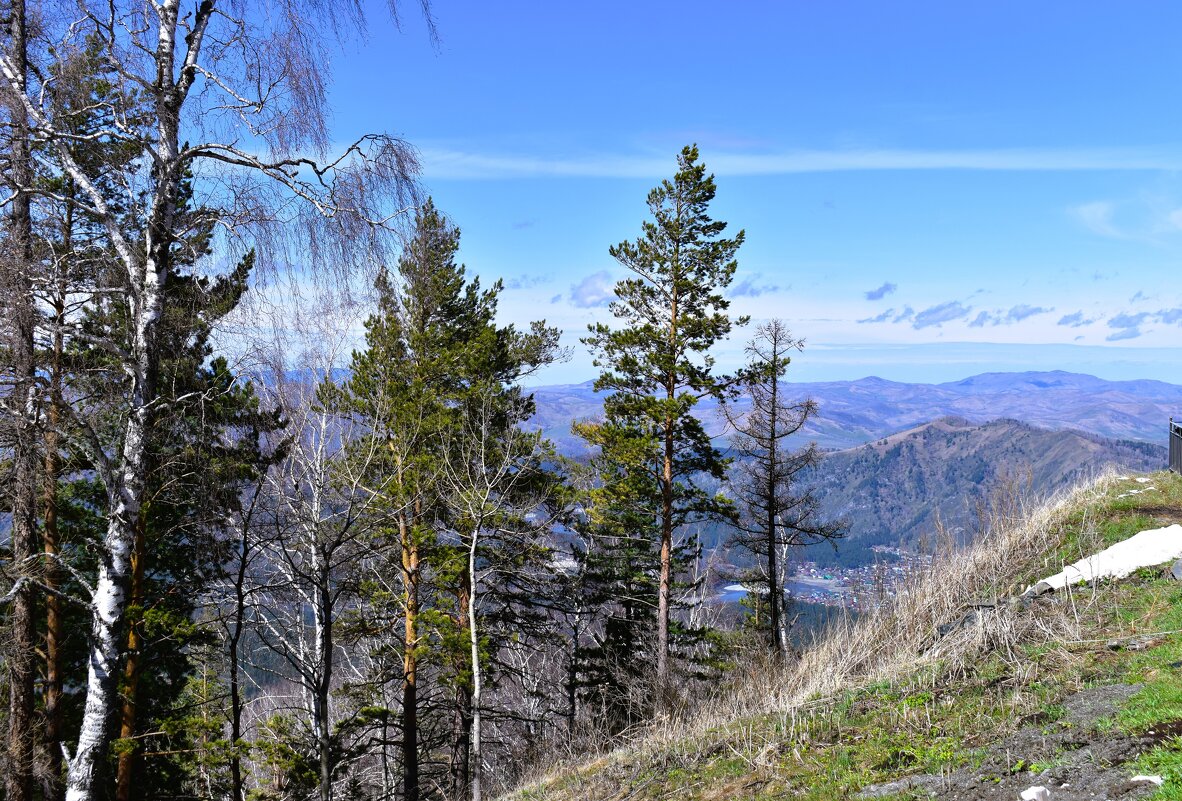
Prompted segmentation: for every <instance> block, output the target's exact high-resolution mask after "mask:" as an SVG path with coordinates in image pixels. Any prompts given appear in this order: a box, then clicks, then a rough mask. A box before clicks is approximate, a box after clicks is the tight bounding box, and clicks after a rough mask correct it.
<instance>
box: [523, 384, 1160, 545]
mask: <svg viewBox="0 0 1182 801" xmlns="http://www.w3.org/2000/svg"><path fill="white" fill-rule="evenodd" d="M786 386H787V388H788V392H789V395H790V396H792V397H800V398H804V397H812V398H813V399H814V400H816V401H817V403H818V404H819V406H820V413H819V414H818V416H817V418H816V419H815V420H814V421H813V422H812V423H811V424H810V425H809V426H807V427H806V429H805V430H804V431H803V432H801V433H800V434H799V435H798V436H797V437H796V441H797V447H799V446H800V445H803V444H805V443H807V442H808V441H810V440H816V441H817V442H818V444H820V445H821V446H822V447H823V448H826V449H827V450H829V451H830V452H829V453H828V454H827V455H826V457H825V459H824V460H823V461H822V463H821V465H820V466H819V467H818V468H817V469H816V470H815V471H813V472H812V474H811V475H809V476H808V477H807V478H806V479H805V480H806V481H807V482H808V483H810V484H812V485H813V486H814V487H815V488H816V489H817V491H818V492H819V495H820V497H821V499H822V506H823V509H824V511H825V514H826V515H827V516H829V517H841V518H844V519H845V521H846V522H847V523H848V527H849V535H848V537H847V538H846V539H845V540H844V541H843V542H842V543H841V546H840V549H839V551H838V552H837V553H834V552H833V550H832V549H830V548H828V547H818V548H815V549H810V550H809V552H808V558H812V559H816V560H817V561H820V562H822V563H840V564H845V565H851V566H852V565H858V564H865V563H868V562H872V561H874V559H875V558H876V557H875V555H874V554H873V553H872V552H871V551H870V550H869V549H870V546H873V545H900V546H903V547H912V548H913V547H916V546H918V545H919V544H920V543H921V542H922V541H923V540H925V539H926V538H930V536H931V535H932V534H934V532H935V527H936V521H937V520H939V521H940V522H941V523H942V524H943V525H944V526H945V528H946V529H947V530H949V531H950V532H952V533H953V534H954V535H955V536H956V537H957V538H958V539H961V540H964V539H968V538H970V537H971V535H972V533H973V531H974V528H975V525H976V511H977V505H978V504H979V503H980V502H982V501H985V500H986V499H987V497H988V495H989V493H990V492H991V490H993V489H994V488H997V487H999V486H1000V485H1001V484H1003V483H1005V482H1018V483H1019V484H1020V485H1021V486H1022V488H1023V489H1024V490H1026V491H1027V492H1028V493H1029V494H1032V495H1045V494H1048V493H1051V492H1053V491H1055V490H1057V489H1059V488H1061V487H1065V486H1068V485H1070V484H1071V483H1072V482H1074V481H1076V480H1078V479H1079V478H1081V477H1084V476H1087V475H1091V474H1094V473H1096V472H1097V471H1099V470H1100V469H1102V468H1103V467H1105V466H1108V465H1112V466H1116V467H1118V468H1120V469H1123V470H1133V471H1151V470H1159V469H1161V468H1163V467H1165V465H1166V461H1167V455H1168V454H1167V451H1166V448H1165V444H1166V427H1167V421H1168V419H1169V417H1170V416H1171V415H1179V416H1182V386H1178V385H1174V384H1167V383H1165V382H1161V381H1151V380H1141V381H1106V380H1104V379H1101V378H1096V377H1094V376H1089V375H1081V374H1078V373H1068V372H1061V371H1056V372H1028V373H984V374H981V375H976V376H972V377H970V378H965V379H963V380H961V381H955V382H949V383H943V384H907V383H901V382H897V381H887V380H885V379H881V378H873V377H871V378H863V379H859V380H857V381H831V382H823V383H787V384H786ZM534 392H535V398H536V400H537V407H538V410H537V415H536V417H535V420H536V421H537V422H538V423H540V424H541V425H542V427H543V428H544V429H545V431H546V434H547V436H549V437H550V438H551V439H552V440H553V441H554V442H555V443H557V445H558V447H559V449H560V450H562V451H564V452H566V453H569V454H580V453H584V452H585V451H586V446H585V444H584V443H583V442H582V441H581V440H580V439H578V438H577V437H575V436H573V435H572V434H571V433H570V424H571V421H572V420H577V419H586V418H594V417H596V416H597V415H598V414H599V413H600V411H601V404H602V400H601V397H600V396H598V395H597V394H596V393H595V392H594V391H593V390H592V382H589V381H588V382H585V383H582V384H575V385H568V386H545V387H538V388H536V389H535V390H534ZM744 405H745V402H743V401H740V402H739V403H737V404H736V406H737V407H738V408H739V409H740V410H741V409H742V408H743V407H744ZM701 417H702V419H703V420H704V421H705V422H706V425H707V429H708V430H709V431H710V433H712V434H714V435H716V436H721V437H725V436H726V433H727V425H726V422H725V420H724V419H723V418H722V417H721V415H719V413H718V410H717V408H716V407H713V406H711V405H706V404H703V407H702V411H701ZM712 528H713V527H708V529H710V530H707V531H704V532H702V534H703V538H702V541H703V543H704V544H705V545H706V547H707V548H709V549H717V548H723V549H725V541H724V536H725V534H724V532H723V530H722V529H721V528H720V529H719V530H718V531H714V530H712Z"/></svg>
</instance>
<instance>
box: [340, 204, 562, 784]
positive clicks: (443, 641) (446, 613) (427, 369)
mask: <svg viewBox="0 0 1182 801" xmlns="http://www.w3.org/2000/svg"><path fill="white" fill-rule="evenodd" d="M458 249H459V231H458V230H457V229H456V228H455V226H453V225H452V224H451V223H449V222H448V221H447V219H446V218H445V217H444V215H443V214H442V213H441V212H440V211H439V210H438V209H437V208H436V207H435V205H434V204H433V203H432V202H431V201H428V202H427V203H426V204H425V205H424V206H423V207H422V208H421V209H420V210H419V211H418V213H417V216H416V224H415V233H414V236H413V237H412V239H411V241H410V242H409V243H408V245H407V247H406V250H405V252H404V254H403V256H402V258H401V259H400V260H399V262H398V269H397V274H396V275H395V276H386V275H383V276H382V277H381V278H380V279H379V281H378V285H377V289H378V310H377V313H376V314H374V315H373V316H372V317H371V318H370V319H369V320H368V321H367V322H366V349H365V350H364V351H361V352H357V353H354V356H353V362H352V366H351V373H350V377H349V379H348V381H346V382H345V383H344V384H343V385H342V386H341V387H340V388H333V387H330V386H327V385H326V386H325V387H324V389H323V392H322V398H323V400H324V402H325V404H326V406H327V407H329V408H331V409H332V410H334V411H335V412H337V413H339V414H348V415H352V416H356V417H358V418H360V419H363V420H365V421H366V423H367V425H368V427H369V429H370V430H371V431H372V435H373V436H375V437H377V438H378V439H379V440H381V441H382V442H383V443H384V448H383V449H382V451H381V454H382V455H381V457H380V458H379V459H375V460H374V461H373V462H372V463H371V464H370V465H369V466H368V468H367V474H366V479H367V480H366V486H367V487H368V488H369V490H370V491H372V492H375V493H377V494H378V495H379V497H380V499H381V500H380V506H381V507H382V508H383V509H384V510H385V511H384V514H385V515H387V518H386V520H387V522H386V524H385V526H386V530H387V531H388V532H389V539H390V540H391V541H392V542H391V545H392V548H390V549H389V550H388V552H389V553H391V554H392V555H393V557H394V559H393V560H392V561H393V562H394V564H393V565H392V567H394V568H395V569H396V570H397V571H398V573H399V574H400V576H401V584H400V588H399V591H398V592H397V595H396V597H395V596H392V595H391V593H390V592H389V590H388V588H384V589H381V590H376V589H375V591H374V592H373V594H372V595H371V597H370V598H369V599H368V601H369V603H370V604H372V606H373V609H374V610H375V613H376V618H377V619H385V620H388V621H390V622H398V623H400V624H401V629H402V643H401V654H402V666H401V668H402V669H401V675H400V680H401V684H402V693H401V708H400V710H399V716H400V718H401V720H400V728H401V738H402V743H401V745H402V749H401V750H402V779H403V797H404V798H405V799H407V801H414V800H415V799H418V798H420V796H421V794H422V777H421V775H420V766H421V762H422V759H421V757H422V750H423V744H422V743H421V742H420V724H421V721H420V711H421V710H420V695H421V689H422V681H423V678H424V674H423V672H422V668H423V666H424V665H423V659H424V658H425V657H427V656H429V655H430V656H433V657H434V658H433V659H432V660H431V661H433V662H436V663H438V664H451V665H453V666H454V667H452V668H451V669H450V672H451V673H452V674H453V677H452V679H451V681H452V682H453V683H454V686H455V689H456V693H455V699H456V700H455V703H456V707H457V708H456V709H455V710H454V712H455V715H456V718H457V720H459V721H460V722H461V723H460V725H459V727H458V729H457V730H456V731H455V733H454V734H453V739H455V740H457V741H458V742H461V743H463V745H462V747H457V748H455V749H453V750H454V751H455V755H454V756H453V758H452V762H453V766H452V767H453V771H452V772H453V776H454V777H455V778H454V779H453V780H454V781H456V782H457V783H459V784H461V785H463V784H466V783H467V779H466V777H467V776H468V771H467V768H466V767H465V765H466V764H467V759H468V753H467V752H468V745H467V738H468V736H469V735H468V732H469V731H470V728H469V724H468V723H466V722H465V721H467V720H469V716H470V713H471V710H470V709H468V708H466V707H467V706H468V705H469V704H470V699H471V693H472V690H471V686H470V684H471V676H472V671H471V664H470V662H469V659H470V657H469V656H468V654H469V653H470V648H469V645H470V643H469V642H468V631H469V629H470V615H471V614H473V610H472V609H471V606H470V604H471V596H472V587H471V586H470V582H471V576H472V571H471V570H470V569H469V567H470V564H471V562H470V558H469V548H468V547H466V546H465V544H464V543H462V542H456V541H454V539H449V537H451V535H452V533H454V532H456V531H458V530H459V529H461V528H463V527H464V526H465V525H466V523H465V521H464V520H462V519H460V516H459V515H457V514H456V511H455V509H456V504H454V503H449V502H448V500H449V499H448V498H446V497H445V494H446V493H447V492H448V488H447V486H445V484H446V483H447V482H445V481H444V479H445V477H446V476H448V475H449V474H450V475H452V476H454V475H456V470H457V463H458V462H459V461H460V460H462V459H463V458H464V456H463V454H461V453H460V452H458V450H457V446H458V443H459V442H460V440H461V437H462V436H463V435H464V434H465V433H467V432H468V431H469V430H471V428H472V425H471V423H472V422H473V420H474V419H476V416H477V415H483V418H482V419H483V420H484V424H485V426H486V427H487V426H491V427H492V428H494V429H496V428H504V427H506V426H513V425H516V424H517V423H518V422H519V421H522V420H524V419H527V418H528V417H529V415H530V414H531V413H532V409H533V400H532V397H531V396H528V395H527V394H525V393H524V392H522V390H521V389H520V387H519V386H518V385H517V382H518V381H519V380H520V379H521V378H522V377H523V376H524V375H526V374H528V373H530V372H532V371H533V370H535V369H537V368H538V367H539V366H540V365H542V364H545V363H547V362H548V361H550V360H551V359H552V358H553V356H554V354H555V352H556V343H557V339H558V332H557V331H556V330H555V329H552V328H547V327H546V326H545V325H544V323H534V324H533V325H532V326H531V328H530V330H529V331H518V330H517V329H516V328H514V327H513V326H505V327H501V326H498V325H497V324H496V322H495V317H496V310H497V296H498V294H499V293H500V290H501V285H500V282H497V283H495V284H494V285H493V286H492V287H491V288H489V289H487V290H484V289H481V286H480V282H479V279H476V278H473V279H471V280H469V279H468V278H467V276H466V270H465V267H464V266H463V265H461V264H458V263H457V262H456V258H455V256H456V252H457V250H458ZM486 433H488V434H490V435H491V434H493V432H486ZM493 439H495V436H491V437H490V442H489V444H493V443H492V440H493ZM468 444H470V443H468ZM469 522H470V521H469ZM468 535H469V537H472V535H473V532H472V531H471V530H469V532H468ZM474 541H475V539H474V538H473V539H470V541H469V544H470V543H471V542H474ZM379 545H380V544H379ZM383 606H384V607H385V610H384V612H383V609H382V607H383ZM432 638H435V639H434V641H433V639H432ZM431 645H434V647H435V648H436V649H441V648H442V649H445V650H446V652H447V653H437V654H434V655H431V654H429V653H428V652H429V651H430V646H431ZM447 672H448V671H444V674H446V673H447ZM456 789H457V790H460V791H466V788H464V787H462V786H461V787H458V788H456Z"/></svg>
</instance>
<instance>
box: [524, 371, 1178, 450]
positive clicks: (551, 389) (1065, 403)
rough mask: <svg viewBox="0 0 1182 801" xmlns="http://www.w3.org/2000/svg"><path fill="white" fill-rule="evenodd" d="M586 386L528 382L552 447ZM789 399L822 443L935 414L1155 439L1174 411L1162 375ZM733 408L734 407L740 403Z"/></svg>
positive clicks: (902, 386)
mask: <svg viewBox="0 0 1182 801" xmlns="http://www.w3.org/2000/svg"><path fill="white" fill-rule="evenodd" d="M592 383H593V382H590V381H588V382H585V383H582V384H570V385H565V386H543V387H537V388H535V389H534V390H533V391H534V394H535V398H536V399H537V405H538V412H537V416H536V417H535V420H536V421H537V422H538V423H540V424H541V426H542V427H543V429H545V431H546V433H547V435H548V436H549V437H550V438H551V439H553V440H554V441H555V442H556V443H557V444H558V445H559V447H560V448H561V449H564V450H568V451H575V452H577V451H578V450H580V449H581V447H582V446H581V444H580V441H579V440H578V439H577V438H575V437H573V436H572V435H571V434H570V423H571V421H572V420H578V419H585V418H592V417H595V416H597V415H599V414H600V413H601V410H602V398H601V397H600V396H599V395H598V394H597V393H595V392H594V391H593V390H592ZM784 386H785V387H786V388H787V391H788V395H789V397H799V398H804V397H812V398H813V399H814V400H816V401H817V403H818V404H819V406H820V414H819V415H818V417H817V419H816V420H815V421H814V422H813V423H812V424H811V425H810V426H809V427H808V428H807V429H806V430H805V431H804V432H802V435H801V438H802V439H806V440H808V439H812V440H816V441H817V443H818V444H819V445H820V446H821V447H823V448H827V449H841V448H849V447H852V446H856V445H860V444H863V443H866V442H871V441H873V440H876V439H880V438H882V437H884V436H887V435H889V434H893V433H896V432H899V431H903V430H905V429H908V428H911V427H914V426H917V425H920V424H922V423H927V422H930V421H932V420H935V419H938V418H941V417H959V418H963V419H965V420H967V421H969V422H971V423H985V422H988V421H990V420H998V419H1011V420H1018V421H1020V422H1024V423H1029V424H1031V425H1034V426H1038V427H1040V428H1050V429H1060V428H1067V429H1072V430H1075V431H1081V432H1086V433H1089V434H1093V435H1096V436H1099V437H1106V438H1110V439H1132V440H1142V441H1145V442H1157V443H1162V444H1164V443H1165V441H1166V436H1165V432H1166V423H1167V420H1168V419H1169V417H1170V416H1171V415H1176V416H1180V417H1182V386H1179V385H1176V384H1167V383H1165V382H1163V381H1152V380H1140V381H1105V380H1104V379H1101V378H1096V377H1095V376H1090V375H1082V374H1079V373H1068V372H1062V371H1054V372H1028V373H983V374H981V375H976V376H972V377H971V378H966V379H964V380H962V381H953V382H948V383H944V384H906V383H901V382H898V381H887V380H885V379H882V378H874V377H871V378H862V379H859V380H857V381H826V382H817V383H793V382H785V384H784ZM738 405H739V408H740V409H741V408H742V407H743V405H744V404H743V403H742V402H740V404H738ZM700 414H701V416H702V418H703V420H705V421H706V424H707V428H708V429H709V430H710V431H711V433H713V434H723V433H725V424H724V423H723V421H722V420H721V419H720V417H719V415H718V413H717V409H716V408H714V407H713V405H710V404H703V406H702V407H701V411H700Z"/></svg>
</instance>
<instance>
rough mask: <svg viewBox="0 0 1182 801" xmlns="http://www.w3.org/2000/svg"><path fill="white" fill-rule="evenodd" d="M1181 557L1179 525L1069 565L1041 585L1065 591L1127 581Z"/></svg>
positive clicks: (1136, 536) (1136, 537)
mask: <svg viewBox="0 0 1182 801" xmlns="http://www.w3.org/2000/svg"><path fill="white" fill-rule="evenodd" d="M1179 557H1182V526H1180V525H1178V524H1177V523H1175V524H1174V525H1172V526H1167V527H1165V528H1154V529H1150V530H1149V531H1142V532H1141V533H1140V534H1134V535H1133V536H1132V537H1129V538H1128V539H1127V540H1124V541H1123V542H1118V543H1117V544H1116V545H1113V546H1112V547H1111V548H1105V549H1104V550H1103V551H1100V552H1099V553H1097V554H1092V555H1091V556H1088V557H1085V558H1084V559H1080V560H1079V561H1078V562H1076V563H1075V564H1072V565H1068V566H1067V567H1066V568H1064V569H1063V570H1062V572H1059V573H1056V574H1055V575H1053V576H1048V577H1047V578H1045V579H1043V580H1042V581H1040V582H1038V584H1042V583H1044V582H1045V583H1046V584H1048V585H1050V586H1051V588H1052V589H1056V590H1061V589H1063V588H1064V587H1066V586H1068V585H1070V584H1079V583H1080V582H1084V581H1094V580H1095V579H1101V578H1124V577H1125V576H1127V575H1129V574H1130V573H1132V572H1133V571H1134V570H1137V569H1138V568H1142V567H1152V566H1153V565H1160V564H1161V563H1162V562H1168V561H1170V560H1172V559H1178V558H1179ZM1035 586H1037V584H1036V585H1035ZM1031 589H1033V588H1031Z"/></svg>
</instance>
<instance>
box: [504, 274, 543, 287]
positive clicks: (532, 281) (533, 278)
mask: <svg viewBox="0 0 1182 801" xmlns="http://www.w3.org/2000/svg"><path fill="white" fill-rule="evenodd" d="M550 280H551V276H548V275H528V274H527V275H519V276H517V277H515V278H510V279H509V280H507V281H506V282H505V289H533V288H534V287H536V286H541V285H542V284H548V283H550Z"/></svg>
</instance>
